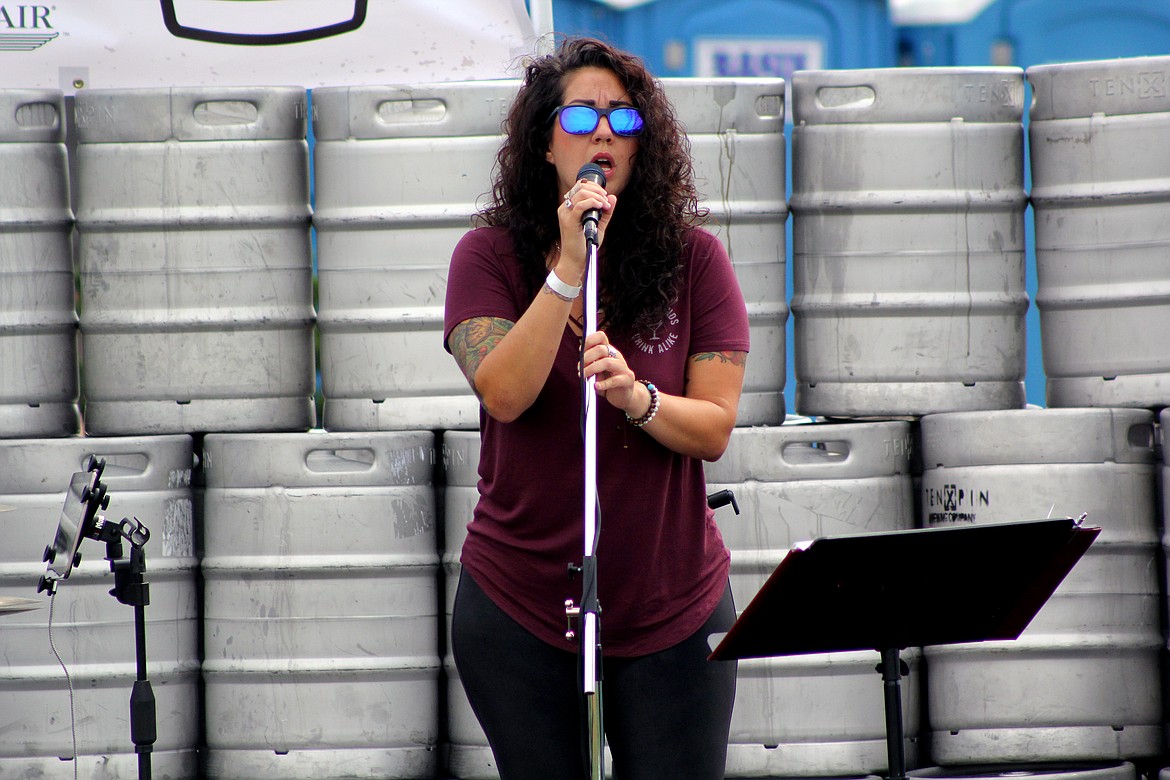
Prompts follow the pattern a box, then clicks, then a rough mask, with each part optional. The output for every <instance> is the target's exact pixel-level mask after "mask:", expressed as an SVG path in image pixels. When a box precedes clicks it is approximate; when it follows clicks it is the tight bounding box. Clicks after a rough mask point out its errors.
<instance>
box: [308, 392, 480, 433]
mask: <svg viewBox="0 0 1170 780" xmlns="http://www.w3.org/2000/svg"><path fill="white" fill-rule="evenodd" d="M321 417H322V419H323V422H324V426H323V427H324V428H325V430H327V431H416V430H447V431H477V430H479V401H477V400H476V399H475V396H473V395H471V393H470V392H468V393H467V394H466V395H450V396H441V395H440V396H429V397H423V398H418V397H403V398H387V399H386V400H385V401H371V400H370V399H369V398H330V397H328V396H327V397H326V398H325V405H324V408H323V410H322V413H321Z"/></svg>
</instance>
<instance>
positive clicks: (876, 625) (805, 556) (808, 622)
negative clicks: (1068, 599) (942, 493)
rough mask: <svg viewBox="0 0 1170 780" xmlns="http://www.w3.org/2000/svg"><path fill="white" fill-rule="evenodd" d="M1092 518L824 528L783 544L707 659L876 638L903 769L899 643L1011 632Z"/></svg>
mask: <svg viewBox="0 0 1170 780" xmlns="http://www.w3.org/2000/svg"><path fill="white" fill-rule="evenodd" d="M1100 532H1101V529H1100V528H1083V527H1081V525H1080V524H1079V522H1078V521H1075V520H1073V519H1071V518H1057V519H1049V520H1029V521H1024V522H1018V523H989V524H986V525H970V526H947V527H938V528H926V529H920V530H914V531H891V532H887V533H874V534H857V535H854V536H835V537H823V538H820V539H817V540H816V541H814V542H812V544H810V545H808V546H807V547H799V548H796V549H793V550H791V551H789V553H788V555H786V556H785V557H784V559H783V560H782V561H780V565H779V566H777V567H776V570H775V571H773V572H772V575H771V576H770V577H769V578H768V581H767V582H766V583H764V586H763V587H762V588H760V591H759V592H758V593H757V594H756V595H755V597H754V598H753V599H752V601H751V603H750V604H748V606H747V608H746V609H745V610H744V611H743V613H742V614H741V615H740V617H739V620H737V621H736V622H735V625H733V626H732V627H731V630H730V631H729V632H728V633H727V635H726V636H725V637H724V638H723V640H722V641H721V642H720V643H719V646H718V647H716V648H715V650H714V651H713V652H712V653H711V659H712V660H725V661H727V660H732V659H738V658H766V657H771V656H778V655H800V654H803V653H831V652H841V651H854V650H877V651H878V652H879V653H881V656H882V662H881V666H880V667H879V669H880V671H881V673H882V681H883V683H884V691H885V709H886V746H887V751H888V755H889V778H890V780H905V777H906V759H905V752H904V745H903V730H902V697H901V684H900V679H901V675H902V674H903V672H902V668H901V664H902V662H901V660H900V658H899V656H898V653H899V651H900V650H904V649H905V648H907V647H925V646H929V645H945V644H954V643H958V642H983V641H988V640H1005V639H1016V638H1018V637H1019V635H1020V634H1021V633H1022V632H1023V631H1024V629H1025V628H1026V627H1027V625H1028V623H1029V622H1031V620H1032V618H1033V617H1035V615H1036V613H1037V612H1039V611H1040V608H1041V607H1042V606H1044V602H1046V601H1047V600H1048V598H1049V597H1050V596H1051V595H1052V593H1053V591H1055V590H1056V588H1057V586H1058V585H1060V583H1061V581H1062V580H1063V579H1064V578H1065V576H1066V575H1067V574H1068V573H1069V571H1070V570H1072V567H1073V566H1074V565H1075V564H1076V562H1077V561H1078V560H1080V558H1081V556H1082V555H1083V554H1084V553H1085V550H1087V549H1088V548H1089V545H1091V544H1092V543H1093V540H1094V539H1096V538H1097V535H1098V534H1099V533H1100Z"/></svg>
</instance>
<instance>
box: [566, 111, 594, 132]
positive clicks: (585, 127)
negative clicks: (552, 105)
mask: <svg viewBox="0 0 1170 780" xmlns="http://www.w3.org/2000/svg"><path fill="white" fill-rule="evenodd" d="M599 121H600V119H599V117H598V116H597V112H596V111H594V110H593V108H592V107H590V106H565V107H564V108H562V109H561V127H562V128H564V130H565V132H566V133H572V134H573V135H585V134H586V133H592V132H593V131H594V130H595V129H596V128H597V123H598V122H599Z"/></svg>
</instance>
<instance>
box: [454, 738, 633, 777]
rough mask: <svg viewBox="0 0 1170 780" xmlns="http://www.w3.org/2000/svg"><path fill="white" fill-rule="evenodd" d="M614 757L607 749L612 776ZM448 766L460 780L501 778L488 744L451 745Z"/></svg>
mask: <svg viewBox="0 0 1170 780" xmlns="http://www.w3.org/2000/svg"><path fill="white" fill-rule="evenodd" d="M612 765H613V758H612V756H610V754H609V748H606V749H605V770H606V776H607V777H608V776H610V773H611V768H612ZM447 767H448V769H449V770H450V773H451V774H452V775H454V776H455V777H458V778H459V780H500V770H498V769H496V760H495V758H494V757H493V756H492V749H491V748H489V747H487V746H486V745H451V746H450V747H449V748H448V755H447Z"/></svg>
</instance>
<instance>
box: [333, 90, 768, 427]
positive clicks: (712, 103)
mask: <svg viewBox="0 0 1170 780" xmlns="http://www.w3.org/2000/svg"><path fill="white" fill-rule="evenodd" d="M517 87H518V82H515V81H500V82H481V83H453V84H435V85H421V86H387V87H348V88H326V89H318V90H314V92H313V100H314V130H315V135H316V139H317V143H316V146H315V151H314V163H315V172H316V182H317V201H316V204H317V205H316V212H315V214H314V219H313V221H314V225H315V226H316V228H317V233H318V245H319V274H320V312H319V316H318V325H319V328H320V331H321V375H322V384H323V389H324V395H325V412H324V417H325V420H324V424H325V427H326V428H327V429H329V430H387V429H388V430H398V429H420V428H428V429H429V428H442V429H448V430H450V429H474V428H477V427H478V426H479V404H478V402H477V401H476V399H475V397H474V396H473V395H472V393H471V391H470V389H469V388H468V386H467V382H466V380H465V379H464V378H463V376H462V374H461V373H460V372H459V370H458V368H457V367H456V365H455V362H454V360H452V359H451V358H450V357H449V356H448V355H447V354H446V353H445V352H444V350H443V346H442V324H443V302H444V297H445V292H446V278H447V269H448V266H449V264H450V258H451V252H452V250H453V249H454V247H455V244H456V243H457V242H458V240H459V238H460V237H461V236H462V235H463V234H464V233H465V232H466V231H467V230H468V229H469V227H470V224H471V223H470V219H471V216H472V214H474V213H475V211H476V210H477V208H479V207H481V206H483V205H485V204H486V196H487V195H488V191H489V189H490V186H491V174H492V167H493V165H494V163H495V157H496V153H497V151H498V148H499V143H500V141H501V136H500V131H501V124H502V122H503V120H504V117H505V115H506V112H507V108H508V104H509V101H510V100H511V99H512V97H513V95H514V94H515V91H516V89H517ZM664 88H665V89H666V92H667V94H668V96H669V97H670V98H671V100H672V101H673V103H674V105H675V108H676V111H677V114H678V116H679V119H680V120H681V121H682V123H683V125H684V127H685V128H686V130H687V133H688V136H689V138H690V141H691V144H692V153H693V157H694V161H695V170H696V176H697V184H698V186H699V190H700V193H701V196H702V198H703V202H704V205H705V206H707V207H708V208H709V209H710V210H711V215H712V218H713V219H712V222H711V225H710V227H711V229H712V231H713V232H715V233H716V234H717V235H719V236H720V238H721V239H722V240H723V241H724V244H725V246H727V248H728V251H729V253H730V255H731V258H732V262H733V263H734V265H735V269H736V274H737V277H738V278H739V281H740V285H741V287H742V289H743V291H744V295H745V299H746V300H747V305H748V314H749V318H750V325H751V335H752V356H751V359H750V360H749V361H748V372H747V376H746V378H745V387H744V395H743V398H742V399H741V402H740V412H739V423H740V424H741V425H761V424H776V423H779V422H782V421H783V419H784V401H783V397H782V393H783V390H784V381H785V377H784V372H785V336H784V328H785V323H786V322H787V318H788V309H787V305H786V303H785V259H784V258H785V246H784V221H785V219H786V218H787V207H786V204H785V200H784V85H783V81H781V80H777V79H740V80H731V79H724V80H715V79H667V80H665V81H664ZM648 348H649V347H648Z"/></svg>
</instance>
